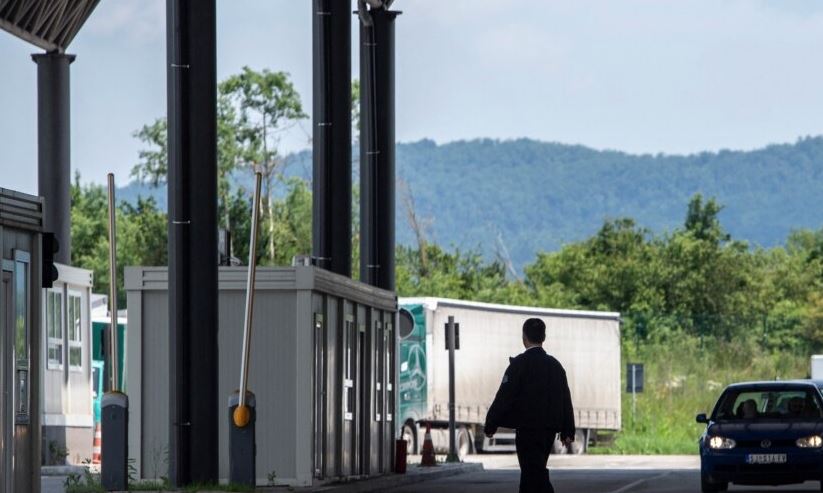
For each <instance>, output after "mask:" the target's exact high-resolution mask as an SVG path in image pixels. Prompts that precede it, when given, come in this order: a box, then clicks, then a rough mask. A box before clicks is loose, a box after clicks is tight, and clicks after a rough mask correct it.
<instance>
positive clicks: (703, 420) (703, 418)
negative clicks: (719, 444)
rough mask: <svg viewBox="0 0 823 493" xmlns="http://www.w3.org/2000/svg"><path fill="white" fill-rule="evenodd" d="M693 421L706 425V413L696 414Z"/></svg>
mask: <svg viewBox="0 0 823 493" xmlns="http://www.w3.org/2000/svg"><path fill="white" fill-rule="evenodd" d="M694 420H695V421H697V422H698V423H703V424H706V423H708V422H709V418H707V417H706V413H700V414H698V415H697V417H696V418H694Z"/></svg>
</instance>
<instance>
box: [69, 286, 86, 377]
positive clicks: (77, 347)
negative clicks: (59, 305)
mask: <svg viewBox="0 0 823 493" xmlns="http://www.w3.org/2000/svg"><path fill="white" fill-rule="evenodd" d="M80 300H81V296H80V293H77V292H74V291H69V297H68V306H67V307H66V310H67V311H68V315H69V327H68V329H69V330H68V332H69V368H70V369H72V370H82V369H83V330H82V328H83V324H82V320H83V317H82V308H81V307H82V304H81V301H80Z"/></svg>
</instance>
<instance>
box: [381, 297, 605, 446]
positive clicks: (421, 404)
mask: <svg viewBox="0 0 823 493" xmlns="http://www.w3.org/2000/svg"><path fill="white" fill-rule="evenodd" d="M398 306H399V308H400V323H399V334H398V336H399V348H398V349H399V353H398V354H399V359H398V364H399V368H398V370H399V375H398V383H399V387H398V394H397V399H398V410H399V416H398V417H399V418H400V419H399V421H398V424H402V428H401V430H402V431H401V434H402V437H403V438H404V439H406V441H407V444H408V449H409V453H417V451H419V450H420V447H421V446H422V443H423V434H424V433H425V429H426V427H427V426H429V427H430V428H431V430H432V431H431V434H432V441H433V443H434V447H435V450H436V451H439V452H446V451H447V450H448V422H449V365H448V361H449V359H448V358H449V355H448V350H447V346H446V324H447V322H448V318H449V316H452V317H454V322H455V323H456V324H458V325H459V330H458V334H456V335H457V337H456V340H457V343H458V344H459V349H457V350H456V351H455V422H456V426H455V428H456V440H455V443H456V447H457V451H458V454H459V455H460V456H461V457H462V456H465V455H467V454H469V453H480V452H484V451H486V452H506V451H514V431H513V430H507V429H501V430H499V431H498V432H497V434H495V436H494V437H493V438H491V439H489V438H487V437H486V436H485V435H484V433H483V423H484V421H485V418H486V412H487V410H488V408H489V406H490V405H491V403H492V400H493V399H494V396H495V393H496V392H497V389H498V387H499V386H500V383H501V381H502V378H503V373H504V372H505V370H506V368H507V367H508V364H509V358H510V357H513V356H516V355H518V354H519V353H521V352H522V351H523V350H524V347H523V344H522V340H521V329H522V325H523V322H524V321H525V320H526V319H527V318H531V317H536V318H540V319H542V320H543V321H544V322H545V323H546V342H545V343H544V346H543V347H544V348H545V349H546V351H547V352H548V353H549V354H551V355H552V356H554V357H556V358H557V359H558V360H559V361H560V363H562V365H563V367H564V368H565V369H566V374H567V377H568V381H569V388H570V390H571V396H572V401H573V403H574V413H575V424H576V426H577V430H576V436H575V441H574V443H573V444H572V445H571V446H570V447H568V448H565V447H563V446H562V445H561V444H560V442H559V441H557V442H556V443H555V447H554V448H555V450H554V452H555V453H575V454H580V453H584V452H585V451H586V448H587V447H588V444H589V441H590V439H591V438H592V437H593V436H594V432H596V431H598V430H614V431H616V430H619V429H620V424H621V414H620V398H621V394H620V314H619V313H614V312H595V311H580V310H558V309H548V308H534V307H525V306H510V305H500V304H490V303H478V302H472V301H461V300H453V299H445V298H400V299H399V300H398ZM404 322H405V323H404Z"/></svg>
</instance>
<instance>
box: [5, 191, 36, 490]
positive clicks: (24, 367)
mask: <svg viewBox="0 0 823 493" xmlns="http://www.w3.org/2000/svg"><path fill="white" fill-rule="evenodd" d="M42 231H43V199H41V198H39V197H34V196H31V195H26V194H22V193H19V192H13V191H10V190H5V189H0V263H2V269H1V270H0V274H2V276H0V461H1V462H0V471H2V474H0V493H15V492H22V491H26V492H34V493H37V492H39V491H40V406H39V399H38V397H39V395H40V380H41V375H40V368H41V360H40V351H39V350H38V348H39V347H40V340H41V335H40V334H41V330H40V310H39V307H40V303H41V299H40V296H41V290H40V286H41V264H40V261H41V241H42Z"/></svg>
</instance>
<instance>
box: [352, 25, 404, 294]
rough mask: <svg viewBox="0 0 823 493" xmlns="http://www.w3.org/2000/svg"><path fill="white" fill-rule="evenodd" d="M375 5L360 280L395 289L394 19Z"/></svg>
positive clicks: (364, 87) (365, 110) (366, 94)
mask: <svg viewBox="0 0 823 493" xmlns="http://www.w3.org/2000/svg"><path fill="white" fill-rule="evenodd" d="M398 14H399V12H394V11H389V10H384V9H372V10H370V11H369V15H370V17H371V23H370V25H367V24H366V23H364V22H362V21H361V25H360V118H361V126H362V127H361V132H360V280H361V281H363V282H365V283H367V284H371V285H373V286H377V287H380V288H383V289H388V290H391V291H394V288H395V278H394V264H395V262H394V260H395V259H394V246H395V165H394V153H395V149H394V147H395V113H394V20H395V18H396V17H397V15H398Z"/></svg>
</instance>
